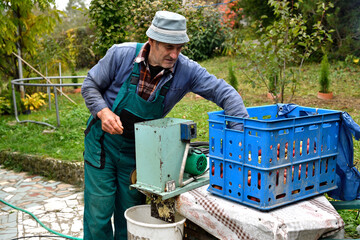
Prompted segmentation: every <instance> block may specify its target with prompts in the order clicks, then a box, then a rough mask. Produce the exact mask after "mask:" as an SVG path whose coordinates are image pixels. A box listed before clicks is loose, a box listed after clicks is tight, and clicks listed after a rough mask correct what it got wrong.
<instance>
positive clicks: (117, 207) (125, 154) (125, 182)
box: [84, 134, 145, 240]
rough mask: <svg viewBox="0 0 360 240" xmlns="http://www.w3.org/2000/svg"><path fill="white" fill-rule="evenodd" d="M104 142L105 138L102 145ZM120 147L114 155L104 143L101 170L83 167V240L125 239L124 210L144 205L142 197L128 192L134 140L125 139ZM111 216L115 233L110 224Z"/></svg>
mask: <svg viewBox="0 0 360 240" xmlns="http://www.w3.org/2000/svg"><path fill="white" fill-rule="evenodd" d="M105 135H108V134H105ZM106 139H107V137H106V136H105V142H107V141H106ZM121 144H122V146H117V147H118V149H121V152H118V153H117V154H116V153H115V154H113V153H114V151H113V148H112V146H111V144H105V149H104V150H105V152H106V153H107V154H106V157H105V167H104V169H99V168H95V167H92V166H90V165H88V164H85V191H84V200H85V210H84V240H88V239H94V240H111V239H116V240H126V239H127V228H126V220H125V218H124V212H125V210H126V209H128V208H129V207H132V206H135V205H139V204H144V203H145V195H143V194H141V193H139V192H138V191H137V190H136V189H132V190H130V189H129V185H130V174H131V172H132V171H133V170H134V169H135V152H134V151H135V148H134V144H133V140H127V139H125V140H124V141H121ZM113 213H114V227H115V232H114V231H113V228H112V224H111V217H112V215H113Z"/></svg>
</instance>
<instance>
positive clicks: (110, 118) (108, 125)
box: [97, 108, 124, 134]
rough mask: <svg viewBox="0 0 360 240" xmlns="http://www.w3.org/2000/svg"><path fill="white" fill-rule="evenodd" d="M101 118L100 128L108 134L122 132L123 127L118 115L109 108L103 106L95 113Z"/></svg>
mask: <svg viewBox="0 0 360 240" xmlns="http://www.w3.org/2000/svg"><path fill="white" fill-rule="evenodd" d="M97 116H98V118H100V119H101V128H102V130H104V131H105V132H108V133H110V134H123V131H124V127H123V126H122V123H121V121H120V117H119V116H118V115H116V114H115V113H113V112H112V111H111V110H110V109H109V108H103V109H102V110H100V111H99V112H98V113H97Z"/></svg>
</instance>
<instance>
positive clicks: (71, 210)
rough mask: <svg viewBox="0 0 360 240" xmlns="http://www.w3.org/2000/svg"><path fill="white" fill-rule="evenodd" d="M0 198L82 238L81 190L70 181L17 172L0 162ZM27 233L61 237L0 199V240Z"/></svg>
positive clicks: (46, 223) (68, 233)
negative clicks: (4, 166) (6, 167)
mask: <svg viewBox="0 0 360 240" xmlns="http://www.w3.org/2000/svg"><path fill="white" fill-rule="evenodd" d="M0 199H2V200H4V201H6V202H8V203H10V204H12V205H14V206H16V207H19V208H22V209H25V210H27V211H29V212H31V213H33V214H34V215H35V216H36V217H37V218H38V219H39V220H40V221H41V222H42V223H43V224H44V225H45V226H47V227H49V228H50V229H52V230H54V231H56V232H59V233H62V234H65V235H69V236H73V237H78V238H82V230H83V229H82V228H83V227H82V217H83V193H82V191H81V190H80V189H79V188H77V187H75V186H73V185H70V184H65V183H62V182H57V181H53V180H47V179H45V178H43V177H40V176H31V175H28V174H27V173H23V172H21V173H17V172H14V171H11V170H7V169H4V168H3V167H2V166H1V165H0ZM30 236H48V237H34V238H31V239H39V240H40V239H41V240H45V239H64V238H62V237H56V235H54V234H52V233H50V232H48V231H47V230H46V229H44V228H43V227H41V226H40V224H39V223H37V222H36V221H35V220H34V218H33V217H31V216H30V215H29V214H27V213H24V212H22V211H18V210H15V209H13V208H11V207H9V206H7V205H5V204H3V203H1V202H0V240H10V239H17V238H24V237H27V238H28V237H30ZM49 236H53V237H49ZM54 236H55V237H54Z"/></svg>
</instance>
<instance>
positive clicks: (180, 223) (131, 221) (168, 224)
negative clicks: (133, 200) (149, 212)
mask: <svg viewBox="0 0 360 240" xmlns="http://www.w3.org/2000/svg"><path fill="white" fill-rule="evenodd" d="M149 207H150V205H137V206H134V207H131V208H128V209H126V211H125V213H124V215H125V218H126V220H127V221H129V222H130V223H132V224H134V225H138V226H141V227H147V228H171V227H177V226H178V225H182V224H184V223H185V220H186V218H185V217H182V219H181V220H179V221H177V222H175V223H166V222H165V223H164V224H150V223H142V222H139V221H135V220H133V219H131V218H130V217H129V216H128V215H129V213H130V212H133V211H135V210H137V209H139V208H149ZM159 221H161V220H159Z"/></svg>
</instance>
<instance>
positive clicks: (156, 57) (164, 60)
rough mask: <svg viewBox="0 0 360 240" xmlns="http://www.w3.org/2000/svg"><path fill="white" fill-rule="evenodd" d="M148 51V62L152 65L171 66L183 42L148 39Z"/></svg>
mask: <svg viewBox="0 0 360 240" xmlns="http://www.w3.org/2000/svg"><path fill="white" fill-rule="evenodd" d="M149 44H150V53H149V57H148V61H149V64H150V65H152V66H161V67H163V68H171V67H173V66H174V64H175V62H176V60H177V59H178V57H179V54H180V52H181V49H182V47H183V46H184V44H170V43H162V42H158V41H155V40H153V39H149Z"/></svg>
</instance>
